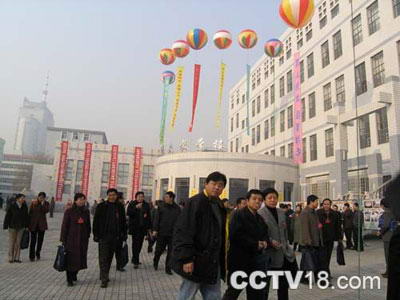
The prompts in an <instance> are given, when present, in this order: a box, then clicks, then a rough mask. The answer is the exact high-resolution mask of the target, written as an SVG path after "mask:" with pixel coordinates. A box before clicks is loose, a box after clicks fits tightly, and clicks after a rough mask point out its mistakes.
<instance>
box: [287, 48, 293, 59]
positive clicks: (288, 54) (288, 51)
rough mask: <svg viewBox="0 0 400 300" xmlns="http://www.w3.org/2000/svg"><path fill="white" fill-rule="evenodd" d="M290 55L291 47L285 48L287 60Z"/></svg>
mask: <svg viewBox="0 0 400 300" xmlns="http://www.w3.org/2000/svg"><path fill="white" fill-rule="evenodd" d="M291 56H292V49H287V50H286V60H289V58H290V57H291Z"/></svg>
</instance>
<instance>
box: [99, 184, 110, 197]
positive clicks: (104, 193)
mask: <svg viewBox="0 0 400 300" xmlns="http://www.w3.org/2000/svg"><path fill="white" fill-rule="evenodd" d="M107 190H108V187H107V186H102V187H101V188H100V198H102V199H105V198H107Z"/></svg>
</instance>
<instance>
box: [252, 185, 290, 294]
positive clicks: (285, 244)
mask: <svg viewBox="0 0 400 300" xmlns="http://www.w3.org/2000/svg"><path fill="white" fill-rule="evenodd" d="M263 194H264V204H265V206H264V207H263V208H262V209H260V210H259V211H258V214H259V215H260V216H261V217H262V219H263V220H264V222H265V223H266V224H267V226H268V235H269V237H270V239H271V247H269V248H268V249H266V250H265V256H266V262H267V263H266V269H264V271H267V270H274V271H291V272H294V271H296V270H297V262H295V259H296V256H295V254H294V252H293V249H292V248H291V247H290V246H289V241H288V226H289V225H288V223H287V214H286V212H285V211H284V210H283V209H280V208H277V205H278V197H279V196H278V195H279V194H278V192H277V191H276V190H275V189H274V188H267V189H266V190H265V191H263ZM295 264H296V267H295ZM269 284H270V278H268V279H267V287H266V294H267V295H268V294H269ZM277 295H278V300H288V299H289V283H288V282H287V280H286V278H285V277H280V278H279V289H278V290H277Z"/></svg>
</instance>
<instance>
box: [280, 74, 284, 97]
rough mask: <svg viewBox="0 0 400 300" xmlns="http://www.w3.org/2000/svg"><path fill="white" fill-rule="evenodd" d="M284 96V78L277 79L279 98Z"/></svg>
mask: <svg viewBox="0 0 400 300" xmlns="http://www.w3.org/2000/svg"><path fill="white" fill-rule="evenodd" d="M283 96H285V77H281V79H279V97H283Z"/></svg>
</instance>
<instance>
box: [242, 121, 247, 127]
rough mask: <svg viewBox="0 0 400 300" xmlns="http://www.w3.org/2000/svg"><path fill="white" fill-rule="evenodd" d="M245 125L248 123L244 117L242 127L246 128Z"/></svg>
mask: <svg viewBox="0 0 400 300" xmlns="http://www.w3.org/2000/svg"><path fill="white" fill-rule="evenodd" d="M245 125H246V122H245V120H244V119H243V120H242V129H244V127H245Z"/></svg>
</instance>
